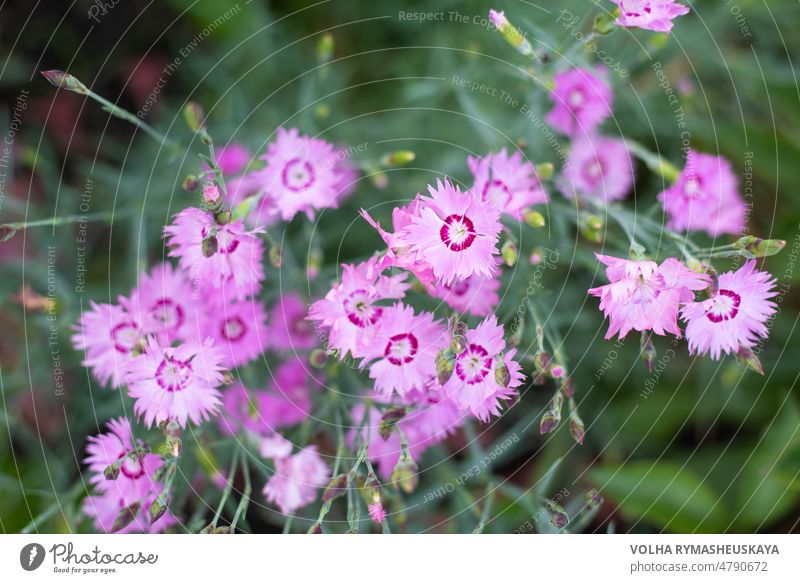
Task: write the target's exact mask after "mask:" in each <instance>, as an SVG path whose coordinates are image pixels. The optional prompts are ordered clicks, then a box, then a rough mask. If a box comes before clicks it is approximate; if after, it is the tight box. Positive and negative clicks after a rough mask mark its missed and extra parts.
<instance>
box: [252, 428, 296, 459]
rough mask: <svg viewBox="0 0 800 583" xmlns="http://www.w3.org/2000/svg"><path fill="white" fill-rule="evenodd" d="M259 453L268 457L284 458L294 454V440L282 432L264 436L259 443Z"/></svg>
mask: <svg viewBox="0 0 800 583" xmlns="http://www.w3.org/2000/svg"><path fill="white" fill-rule="evenodd" d="M258 453H260V454H261V455H262V456H264V457H266V458H271V459H276V460H279V459H283V458H287V457H289V456H290V455H292V442H291V441H289V440H288V439H286V438H285V437H283V436H282V435H281V434H280V433H272V434H270V435H267V436H266V437H262V438H261V440H260V441H259V443H258Z"/></svg>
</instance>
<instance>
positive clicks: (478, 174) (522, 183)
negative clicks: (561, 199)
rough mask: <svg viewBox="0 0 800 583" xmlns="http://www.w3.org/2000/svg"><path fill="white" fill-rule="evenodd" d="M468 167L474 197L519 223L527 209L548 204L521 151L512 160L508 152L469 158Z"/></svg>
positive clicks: (534, 172) (533, 172)
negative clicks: (472, 181) (491, 205)
mask: <svg viewBox="0 0 800 583" xmlns="http://www.w3.org/2000/svg"><path fill="white" fill-rule="evenodd" d="M467 165H468V166H469V169H470V171H471V172H472V176H473V177H474V179H475V182H474V183H473V186H472V192H473V193H474V194H475V196H477V197H478V198H479V199H480V200H482V201H484V202H487V203H491V204H494V205H495V206H497V207H499V208H500V210H501V211H502V212H503V213H505V214H507V215H509V216H512V217H514V218H515V219H517V220H521V219H522V211H524V210H525V209H527V208H528V207H530V206H532V205H535V204H542V203H546V202H547V201H548V200H549V197H548V196H547V192H546V191H545V190H544V187H543V186H542V183H541V181H540V180H539V178H538V176H536V170H535V169H534V167H533V165H532V164H531V163H530V162H529V161H528V160H523V159H522V154H521V153H520V152H519V151H516V152H514V153H513V154H512V155H511V156H509V155H508V153H507V152H506V150H505V149H502V150H500V151H499V152H496V153H493V154H488V155H487V156H484V157H483V158H477V157H475V158H473V157H472V156H469V157H468V158H467Z"/></svg>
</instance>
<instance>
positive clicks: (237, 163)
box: [217, 142, 252, 174]
mask: <svg viewBox="0 0 800 583" xmlns="http://www.w3.org/2000/svg"><path fill="white" fill-rule="evenodd" d="M251 160H252V154H251V153H250V150H248V149H247V148H245V147H244V146H243V145H241V144H237V143H236V142H230V143H228V144H226V145H224V146H222V147H221V148H220V149H219V150H217V166H219V168H220V170H222V173H223V174H239V172H241V171H242V170H244V169H245V168H247V165H248V164H249V163H250V161H251Z"/></svg>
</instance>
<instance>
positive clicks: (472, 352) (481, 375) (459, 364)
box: [456, 344, 492, 385]
mask: <svg viewBox="0 0 800 583" xmlns="http://www.w3.org/2000/svg"><path fill="white" fill-rule="evenodd" d="M491 370H492V357H491V356H489V352H488V351H487V350H486V349H485V348H484V347H483V346H480V345H479V344H470V345H469V346H468V347H467V349H466V350H465V351H464V352H462V353H461V354H459V355H458V357H457V358H456V374H457V375H458V378H460V379H461V380H462V381H464V382H465V383H467V384H468V385H474V384H476V383H479V382H481V381H482V380H483V379H485V378H486V375H488V374H489V373H490V372H491Z"/></svg>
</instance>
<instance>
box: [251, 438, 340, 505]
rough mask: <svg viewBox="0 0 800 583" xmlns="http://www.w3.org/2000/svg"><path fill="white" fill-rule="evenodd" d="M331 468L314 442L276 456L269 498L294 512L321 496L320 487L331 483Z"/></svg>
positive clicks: (267, 491) (267, 486) (266, 489)
mask: <svg viewBox="0 0 800 583" xmlns="http://www.w3.org/2000/svg"><path fill="white" fill-rule="evenodd" d="M329 479H330V470H329V469H328V466H327V465H325V462H324V461H323V460H322V458H321V457H320V455H319V454H318V453H317V448H316V447H315V446H313V445H311V446H309V447H307V448H305V449H303V450H301V451H299V452H297V453H296V454H294V455H292V456H289V457H282V458H278V459H276V460H275V475H274V476H272V477H271V478H270V479H269V480H268V481H267V483H266V484H265V485H264V490H263V492H264V496H265V497H266V499H267V501H268V502H272V503H274V504H277V506H278V508H280V510H281V512H283V513H284V514H291V513H293V512H294V511H295V510H297V509H298V508H302V507H303V506H305V505H307V504H311V503H312V502H314V500H316V499H317V490H318V489H320V488H321V487H323V486H324V485H325V484H327V483H328V480H329Z"/></svg>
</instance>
